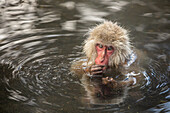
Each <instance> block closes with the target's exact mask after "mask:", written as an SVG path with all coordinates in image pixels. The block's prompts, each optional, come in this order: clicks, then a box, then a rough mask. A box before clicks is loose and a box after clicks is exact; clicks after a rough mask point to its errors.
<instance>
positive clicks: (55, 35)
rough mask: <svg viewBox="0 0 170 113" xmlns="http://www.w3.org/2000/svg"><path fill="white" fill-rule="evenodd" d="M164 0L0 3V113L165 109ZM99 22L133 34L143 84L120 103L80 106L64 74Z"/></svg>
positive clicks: (168, 35) (167, 36) (79, 91)
mask: <svg viewBox="0 0 170 113" xmlns="http://www.w3.org/2000/svg"><path fill="white" fill-rule="evenodd" d="M169 5H170V2H169V1H168V0H164V1H161V0H156V1H155V0H151V1H146V0H142V1H139V0H130V1H126V0H99V1H81V0H80V1H75V0H73V1H56V0H24V1H23V0H15V1H13V0H2V1H0V102H1V105H0V112H14V111H15V112H29V113H36V112H40V113H43V112H49V113H51V112H74V113H75V112H80V111H81V112H86V111H87V112H102V111H103V112H104V111H112V112H113V111H117V112H125V111H128V112H141V111H144V112H156V111H157V112H169V111H170V110H169V107H168V106H169V105H170V103H169V100H170V97H169V81H168V79H169V77H170V75H169V71H170V66H169V64H170V62H169V58H170V55H169V54H170V52H169V50H170V49H169V48H170V47H169V42H170V32H169V25H170V21H169V18H170V12H169V10H170V8H169ZM104 19H108V20H112V21H118V22H120V23H121V24H122V25H123V26H125V27H126V28H127V29H129V30H130V31H131V37H132V41H133V43H134V46H136V47H137V48H138V49H140V50H142V51H143V52H145V53H146V54H147V55H148V56H149V58H150V60H149V62H148V65H147V66H146V67H145V69H146V70H145V71H144V75H146V80H147V83H146V84H144V85H143V86H141V87H138V88H134V89H132V90H131V91H129V95H128V96H127V98H126V99H125V101H124V102H123V103H121V104H120V105H117V104H114V103H113V104H110V105H89V107H86V106H85V105H84V104H82V103H81V98H82V97H85V94H86V92H85V90H84V89H83V87H82V84H81V83H80V81H79V80H78V79H77V78H76V76H74V75H72V74H71V73H70V71H69V68H70V64H71V62H72V61H73V60H75V59H77V58H79V57H80V56H81V55H82V53H81V50H82V48H81V47H82V46H81V43H82V42H83V40H84V39H85V37H84V34H85V33H86V32H87V31H88V29H89V28H91V27H92V26H94V25H96V24H97V23H99V22H101V21H103V20H104Z"/></svg>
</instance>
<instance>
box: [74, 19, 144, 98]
mask: <svg viewBox="0 0 170 113" xmlns="http://www.w3.org/2000/svg"><path fill="white" fill-rule="evenodd" d="M83 52H84V54H85V56H86V57H85V58H82V59H80V60H79V61H76V62H74V63H73V64H72V68H71V69H72V71H73V72H74V73H75V74H77V75H78V76H79V77H81V81H82V83H83V84H84V88H85V90H86V91H87V95H88V96H89V97H90V98H91V99H94V98H98V97H102V98H107V97H110V96H111V95H118V94H121V92H123V91H125V89H127V88H128V87H131V86H135V85H136V84H137V83H138V81H139V80H140V79H141V78H142V74H140V71H139V70H140V69H139V68H138V63H137V60H136V58H137V55H136V52H135V51H134V47H133V46H132V45H131V43H130V39H129V36H128V31H127V30H126V29H124V28H122V27H121V26H119V25H118V24H117V23H113V22H111V21H104V22H103V23H101V24H99V25H97V26H96V27H94V28H93V29H90V30H89V32H88V37H87V39H86V40H85V41H84V43H83Z"/></svg>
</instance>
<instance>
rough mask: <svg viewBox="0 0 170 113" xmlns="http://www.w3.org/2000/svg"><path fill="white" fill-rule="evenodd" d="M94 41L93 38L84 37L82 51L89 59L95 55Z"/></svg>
mask: <svg viewBox="0 0 170 113" xmlns="http://www.w3.org/2000/svg"><path fill="white" fill-rule="evenodd" d="M95 44H96V41H95V40H94V39H92V40H91V39H89V38H88V39H86V40H85V41H84V47H83V52H84V53H85V55H86V56H87V57H88V58H89V60H91V61H93V60H95V57H96V49H95Z"/></svg>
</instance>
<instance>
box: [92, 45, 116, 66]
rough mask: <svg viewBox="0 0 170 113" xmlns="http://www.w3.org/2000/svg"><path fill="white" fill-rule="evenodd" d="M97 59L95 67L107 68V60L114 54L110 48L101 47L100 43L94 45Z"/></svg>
mask: <svg viewBox="0 0 170 113" xmlns="http://www.w3.org/2000/svg"><path fill="white" fill-rule="evenodd" d="M96 51H97V58H96V59H95V63H96V64H97V65H105V66H108V64H109V58H110V56H111V55H112V54H113V53H114V48H113V47H112V46H107V45H103V44H100V43H97V44H96Z"/></svg>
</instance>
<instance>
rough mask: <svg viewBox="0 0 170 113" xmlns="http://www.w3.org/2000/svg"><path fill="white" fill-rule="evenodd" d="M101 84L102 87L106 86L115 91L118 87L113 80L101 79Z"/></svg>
mask: <svg viewBox="0 0 170 113" xmlns="http://www.w3.org/2000/svg"><path fill="white" fill-rule="evenodd" d="M102 84H103V85H107V86H108V87H110V88H113V89H116V88H118V87H119V84H118V82H117V81H116V80H114V79H113V78H109V77H106V78H102Z"/></svg>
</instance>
